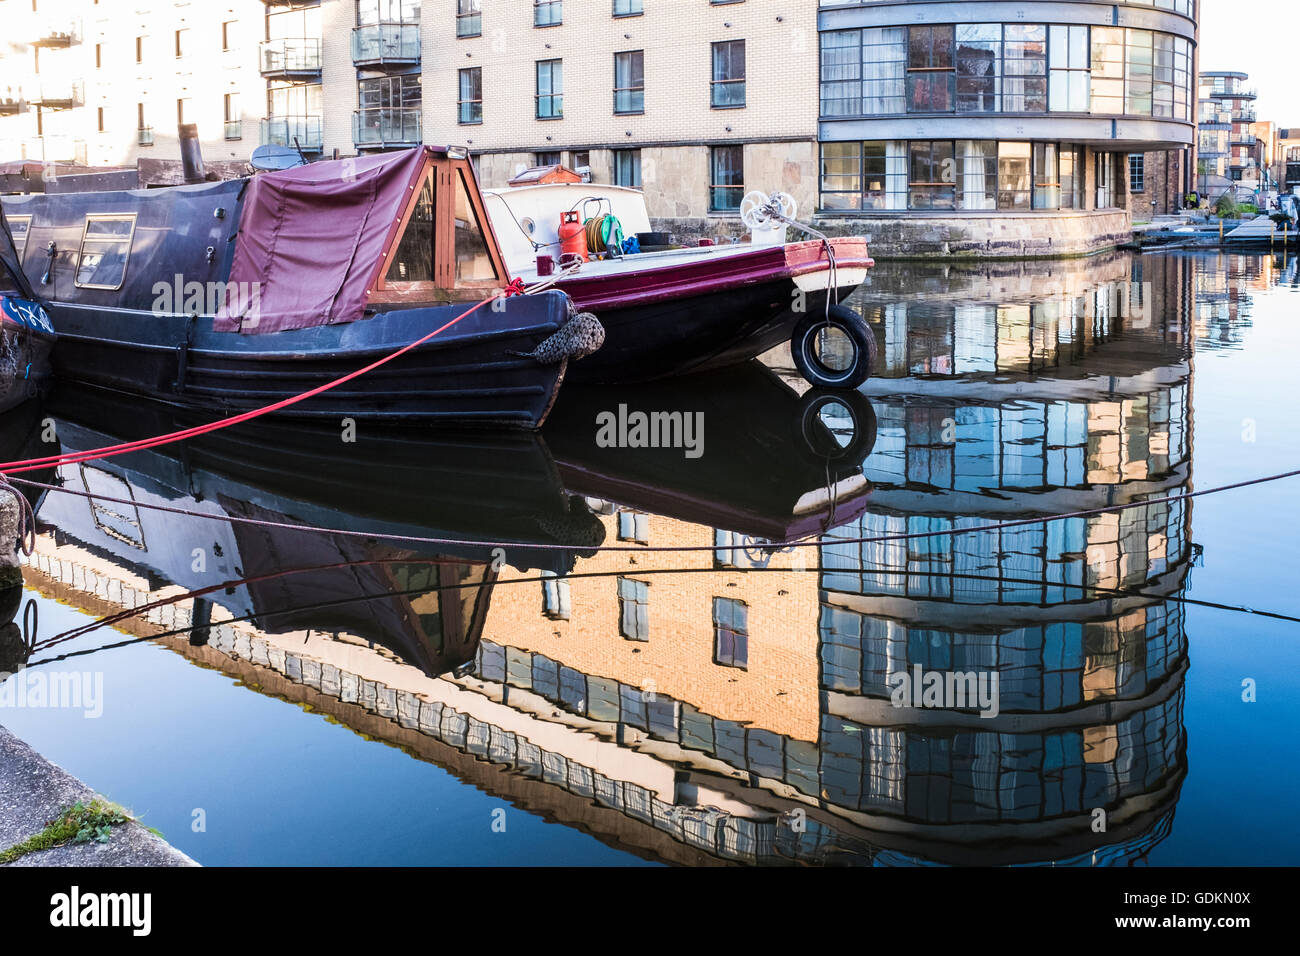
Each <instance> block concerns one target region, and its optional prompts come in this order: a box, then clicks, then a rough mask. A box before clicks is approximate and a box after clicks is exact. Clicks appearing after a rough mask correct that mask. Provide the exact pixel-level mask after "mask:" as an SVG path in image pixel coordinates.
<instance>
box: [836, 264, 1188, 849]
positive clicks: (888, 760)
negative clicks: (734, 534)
mask: <svg viewBox="0 0 1300 956" xmlns="http://www.w3.org/2000/svg"><path fill="white" fill-rule="evenodd" d="M1125 263H1126V264H1127V260H1125ZM1182 265H1183V264H1182V263H1179V262H1178V260H1176V259H1171V260H1162V261H1159V262H1157V261H1154V260H1153V261H1151V262H1144V261H1142V260H1133V261H1132V267H1131V268H1132V269H1133V270H1134V271H1132V272H1130V271H1129V270H1128V269H1125V270H1124V272H1125V273H1126V274H1124V276H1123V278H1116V277H1114V276H1111V277H1109V278H1107V277H1106V276H1105V275H1104V273H1105V269H1104V268H1103V269H1102V270H1101V272H1102V275H1100V276H1099V275H1097V274H1096V273H1093V275H1092V276H1091V282H1093V283H1095V287H1094V288H1092V289H1080V288H1079V287H1078V285H1077V284H1076V283H1077V281H1078V279H1079V278H1080V277H1077V276H1076V277H1065V278H1064V279H1063V280H1062V281H1060V283H1059V287H1058V288H1039V289H1037V290H1036V291H1037V293H1038V294H1039V297H1038V299H1037V300H1036V301H1030V302H1028V303H1026V304H1025V305H1023V306H1020V307H1007V306H1006V305H1005V304H1003V305H1000V306H997V307H992V306H984V305H981V303H980V300H981V299H982V298H983V288H984V285H985V284H984V283H982V282H979V283H970V284H968V285H965V286H963V284H962V280H961V279H960V278H959V279H957V280H956V281H955V282H954V283H953V285H952V286H951V287H950V288H951V290H952V291H953V293H954V296H953V297H954V298H955V299H957V301H951V300H950V301H946V302H938V303H928V304H927V305H926V306H924V307H922V308H920V309H917V308H916V307H915V306H914V305H911V304H909V305H908V306H907V307H906V308H904V307H903V306H902V305H901V304H900V305H895V306H893V309H894V312H895V315H894V316H893V321H894V323H895V327H894V328H890V327H888V326H887V327H886V328H885V329H884V331H885V334H886V337H887V341H889V338H890V337H891V335H893V336H896V337H897V339H898V340H900V341H901V342H902V343H908V342H911V341H912V340H913V338H914V337H915V336H916V335H920V336H921V337H922V338H923V340H924V341H925V342H926V343H927V351H926V355H925V358H924V360H922V361H919V362H917V361H915V360H912V361H902V362H900V363H898V365H897V368H896V370H893V371H894V374H895V375H897V376H898V377H896V378H893V379H892V380H890V381H888V382H887V383H882V386H881V388H882V389H883V388H885V386H886V385H887V388H888V394H889V397H888V398H887V399H882V400H881V401H879V402H877V415H878V420H879V422H880V431H879V437H878V439H877V446H876V448H877V450H876V454H875V455H873V457H872V458H871V459H869V461H868V469H867V473H868V476H869V477H870V478H871V479H872V481H873V484H874V485H875V491H874V493H873V495H872V507H871V508H870V509H868V511H867V513H866V514H865V515H864V516H863V517H862V519H860V522H859V523H858V524H857V525H856V526H849V527H846V528H841V529H837V530H836V531H835V532H833V533H832V534H831V535H829V536H828V537H827V542H826V544H825V545H824V547H823V555H822V587H823V589H824V594H825V597H824V600H823V609H822V619H821V629H822V651H821V653H822V672H821V682H822V687H823V691H824V693H825V695H826V704H825V716H824V717H823V720H824V727H823V743H824V746H830V747H832V748H834V749H839V750H840V751H841V752H842V754H843V759H844V760H845V761H846V762H847V763H848V765H849V766H850V767H851V768H853V770H852V772H851V773H848V774H847V775H845V776H844V777H843V778H842V780H843V781H844V782H843V784H842V785H843V786H844V787H845V788H846V790H845V792H844V793H843V795H842V796H841V800H844V801H847V802H848V803H850V804H852V803H854V802H856V803H857V804H858V805H860V806H861V807H863V808H864V809H870V810H872V811H874V812H880V813H885V814H890V815H894V816H897V817H899V818H900V819H901V820H903V821H906V823H907V824H908V825H910V827H911V829H912V831H913V832H914V833H917V834H919V833H923V832H926V831H927V829H928V828H932V827H934V826H936V825H945V826H947V827H948V829H949V832H950V839H951V840H952V841H953V842H954V843H955V844H958V845H960V844H963V843H964V842H966V841H970V843H971V844H972V846H971V847H970V848H968V849H966V850H956V849H954V850H952V851H950V852H951V853H952V854H953V855H952V858H953V859H969V858H971V856H970V855H973V854H975V853H976V852H977V851H976V849H975V848H974V846H973V845H974V844H977V843H978V841H979V840H981V839H986V838H989V837H991V836H992V835H993V833H994V832H997V833H998V835H999V838H1000V839H1007V838H1009V837H1011V835H1013V834H1015V833H1016V832H1017V829H1018V827H1019V826H1021V825H1023V826H1024V827H1026V829H1027V830H1035V829H1038V830H1047V831H1050V832H1053V833H1054V834H1055V837H1056V839H1058V840H1062V841H1068V839H1069V835H1071V834H1074V835H1077V834H1078V833H1079V832H1080V831H1081V830H1086V829H1087V823H1088V819H1089V816H1090V814H1091V812H1092V811H1093V809H1094V808H1097V807H1105V808H1106V809H1107V812H1108V814H1109V815H1110V818H1111V819H1112V820H1114V819H1116V818H1117V817H1121V816H1123V815H1125V814H1139V815H1140V814H1142V813H1144V812H1146V810H1147V809H1148V808H1149V806H1150V804H1151V800H1152V795H1154V794H1159V793H1162V792H1165V791H1167V790H1168V789H1169V788H1174V789H1176V788H1177V785H1178V783H1179V781H1180V779H1181V772H1182V771H1181V768H1182V761H1183V757H1182V753H1183V748H1184V742H1183V733H1182V728H1181V707H1182V691H1181V679H1182V674H1183V671H1184V669H1185V667H1186V660H1187V643H1186V635H1185V628H1184V615H1183V609H1182V607H1181V605H1180V604H1179V603H1177V597H1178V596H1179V595H1180V594H1181V590H1182V587H1183V584H1184V580H1185V577H1186V573H1187V569H1188V567H1189V565H1190V560H1191V557H1192V551H1193V546H1192V544H1191V542H1190V540H1189V537H1188V536H1189V528H1190V507H1189V506H1188V505H1187V504H1186V503H1180V502H1175V503H1153V504H1151V505H1148V506H1140V507H1136V508H1132V509H1128V510H1124V511H1121V512H1118V513H1106V514H1100V515H1091V516H1081V517H1077V518H1069V519H1063V520H1062V519H1058V520H1053V521H1042V522H1031V523H1029V524H1023V525H1020V526H1017V527H1014V528H1007V529H1001V530H996V531H981V532H976V533H970V534H963V533H960V532H961V529H963V528H966V527H972V526H981V525H986V524H990V523H994V522H999V521H1007V520H1022V519H1024V518H1026V517H1032V515H1034V514H1035V513H1041V514H1060V513H1066V512H1071V511H1078V510H1088V509H1094V508H1100V507H1108V506H1112V505H1116V504H1121V503H1129V502H1140V501H1142V500H1143V499H1145V498H1158V497H1164V496H1166V495H1169V494H1175V493H1177V492H1179V491H1183V490H1186V489H1187V488H1188V482H1189V478H1190V474H1189V472H1190V457H1191V436H1190V434H1189V432H1188V425H1189V421H1190V417H1189V411H1190V409H1189V394H1188V390H1189V388H1190V366H1189V365H1188V361H1187V359H1188V351H1187V349H1188V345H1189V343H1190V334H1191V330H1190V325H1189V323H1188V322H1187V321H1186V318H1185V317H1186V315H1187V314H1188V310H1189V308H1190V303H1189V302H1188V298H1189V295H1190V290H1189V283H1190V274H1189V273H1188V272H1187V271H1186V270H1185V269H1183V267H1182ZM1139 267H1140V268H1141V269H1142V270H1143V274H1139V273H1137V272H1136V270H1137V269H1138V268H1139ZM1170 272H1172V273H1173V275H1172V276H1171V275H1169V273H1170ZM1134 290H1141V296H1140V297H1139V296H1138V295H1137V293H1135V292H1134ZM963 291H964V293H965V295H964V296H963ZM1116 293H1118V294H1116ZM888 298H889V294H888V293H887V292H886V293H881V292H878V291H876V290H872V291H871V292H870V293H868V295H867V302H866V305H865V307H866V308H868V309H871V308H873V307H877V306H879V307H880V308H883V309H884V311H886V312H888V311H889V310H890V305H888V304H884V303H878V302H877V300H879V299H885V300H887V299H888ZM963 298H964V299H966V300H967V301H962V299H963ZM972 298H973V299H974V300H975V301H974V302H971V301H969V300H970V299H972ZM1080 299H1082V300H1083V305H1082V308H1077V307H1075V306H1073V305H1071V303H1077V302H1079V300H1080ZM1142 300H1145V301H1144V306H1145V310H1144V311H1145V318H1144V316H1143V313H1142V312H1139V313H1138V314H1136V315H1135V314H1134V313H1133V312H1132V311H1131V309H1130V308H1129V307H1130V306H1132V305H1133V304H1135V303H1137V302H1139V301H1142ZM1102 303H1106V304H1107V306H1106V307H1105V308H1101V307H1100V305H1101V304H1102ZM1110 305H1115V306H1116V307H1115V308H1110ZM993 308H996V314H995V315H994V314H989V315H988V317H987V319H986V318H985V315H986V313H985V311H984V310H987V309H993ZM971 309H974V310H976V311H974V312H970V313H969V314H968V313H967V310H971ZM900 310H902V314H899V311H900ZM914 316H915V319H916V320H918V322H919V324H920V326H921V328H920V329H913V328H912V322H913V321H914ZM1063 317H1068V321H1062V318H1063ZM1152 317H1154V319H1152ZM1180 317H1181V318H1180ZM1079 318H1083V320H1084V321H1082V322H1079V321H1078V319H1079ZM1135 319H1137V321H1134V320H1135ZM1171 320H1172V321H1171ZM983 321H995V322H996V326H995V328H996V329H997V333H998V334H997V335H996V336H982V335H979V334H970V333H971V332H972V331H974V332H978V328H979V323H980V322H983ZM972 322H974V323H975V325H974V327H973V329H972V328H968V326H970V323H972ZM950 323H955V324H950ZM935 328H938V329H948V330H950V331H952V330H954V329H955V330H957V334H950V335H947V336H946V337H936V336H935V335H934V334H933V331H932V330H934V329H935ZM1064 329H1069V330H1071V333H1070V334H1069V335H1068V336H1067V335H1063V334H1062V330H1064ZM963 331H964V332H966V333H967V334H962V332H963ZM1036 332H1038V333H1041V337H1040V338H1037V339H1036V338H1035V333H1036ZM1076 332H1077V333H1081V334H1075V333H1076ZM1017 345H1019V346H1020V347H1019V348H1017V347H1016V346H1017ZM899 351H900V350H899V349H895V352H899ZM904 351H905V350H904ZM1034 359H1036V360H1037V361H1034ZM1107 370H1110V371H1111V372H1112V373H1118V374H1110V375H1107V374H1106V372H1107ZM1049 371H1050V372H1051V373H1052V374H1053V376H1054V377H1053V378H1052V379H1051V380H1049V381H1047V382H1044V383H1043V384H1042V385H1041V386H1039V385H1038V384H1037V376H1038V375H1041V374H1043V373H1044V372H1049ZM1070 372H1076V373H1077V372H1084V373H1086V374H1090V375H1091V376H1094V377H1101V376H1104V378H1101V381H1100V382H1093V383H1086V387H1081V388H1077V389H1073V390H1071V389H1070V388H1068V387H1067V388H1065V389H1062V388H1060V386H1061V384H1062V382H1061V377H1066V378H1068V377H1069V373H1070ZM1058 375H1060V376H1061V377H1057V376H1058ZM970 376H976V377H979V376H994V377H996V378H995V380H996V382H997V383H998V384H995V385H992V386H989V387H985V388H984V389H982V390H981V392H980V394H981V396H984V397H983V399H982V400H975V399H973V398H971V397H967V396H968V395H969V394H970V393H969V392H968V391H967V390H965V385H966V382H967V379H968V378H969V377H970ZM998 394H1001V395H1003V396H1004V398H1003V400H1002V401H996V400H990V396H996V395H998ZM918 532H920V533H929V532H937V533H938V535H937V536H935V537H922V538H915V539H912V540H908V541H894V542H882V543H866V544H852V543H847V542H846V543H845V544H836V543H835V540H834V539H835V538H837V537H838V538H856V537H872V536H878V535H896V534H902V533H910V534H915V533H918ZM1171 599H1172V600H1171ZM918 666H919V667H920V668H921V669H922V670H923V671H937V672H941V673H952V672H966V673H986V674H988V673H996V674H997V675H998V677H999V687H1000V694H999V697H998V703H999V713H998V714H997V715H996V716H994V717H992V718H991V719H990V718H988V717H985V716H982V715H980V714H979V713H978V712H977V711H976V709H975V708H974V707H973V706H967V707H965V708H961V709H958V710H957V711H953V710H945V709H931V710H927V709H923V708H908V709H903V710H900V709H898V708H896V707H894V706H893V705H892V704H891V701H890V694H891V690H892V685H891V683H890V675H892V674H896V673H898V672H911V670H912V669H913V668H915V667H918ZM832 736H833V737H834V742H832V740H831V738H832ZM995 822H1002V823H1004V824H1005V826H1003V827H1000V828H998V829H997V830H996V831H994V830H992V829H990V828H989V827H988V825H989V824H992V823H995ZM1054 827H1055V829H1054ZM1157 832H1158V831H1157ZM1149 842H1150V837H1149V836H1146V837H1138V838H1137V839H1136V840H1135V841H1134V842H1133V843H1132V844H1125V846H1126V847H1127V849H1126V851H1124V852H1121V856H1124V855H1126V854H1127V853H1132V854H1139V855H1140V854H1141V853H1142V852H1143V851H1144V848H1145V847H1147V846H1148V845H1149Z"/></svg>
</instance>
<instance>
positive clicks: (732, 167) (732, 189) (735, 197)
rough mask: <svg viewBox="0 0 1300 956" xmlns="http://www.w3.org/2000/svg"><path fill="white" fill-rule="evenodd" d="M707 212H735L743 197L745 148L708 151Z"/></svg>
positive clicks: (723, 147) (725, 147)
mask: <svg viewBox="0 0 1300 956" xmlns="http://www.w3.org/2000/svg"><path fill="white" fill-rule="evenodd" d="M709 173H710V174H709V212H736V211H737V210H739V209H740V200H741V199H742V198H743V197H744V195H745V148H744V147H743V146H714V147H712V148H711V149H710V150H709Z"/></svg>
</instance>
